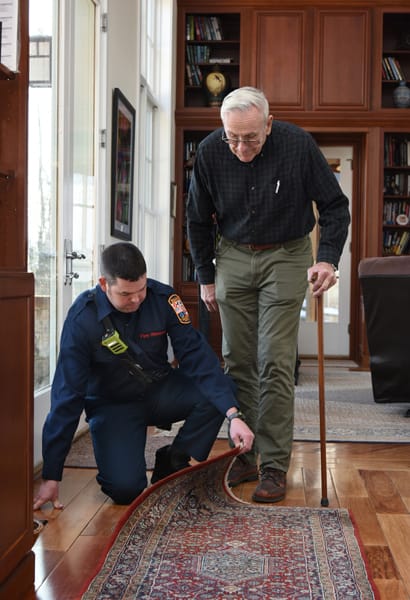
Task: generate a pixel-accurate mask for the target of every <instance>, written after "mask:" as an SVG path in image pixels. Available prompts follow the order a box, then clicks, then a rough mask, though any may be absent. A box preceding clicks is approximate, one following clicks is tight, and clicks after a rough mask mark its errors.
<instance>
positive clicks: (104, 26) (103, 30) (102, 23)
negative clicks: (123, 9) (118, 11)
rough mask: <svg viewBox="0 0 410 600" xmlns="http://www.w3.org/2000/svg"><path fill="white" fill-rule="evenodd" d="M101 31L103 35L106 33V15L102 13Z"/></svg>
mask: <svg viewBox="0 0 410 600" xmlns="http://www.w3.org/2000/svg"><path fill="white" fill-rule="evenodd" d="M101 31H102V32H103V33H107V31H108V13H102V15H101Z"/></svg>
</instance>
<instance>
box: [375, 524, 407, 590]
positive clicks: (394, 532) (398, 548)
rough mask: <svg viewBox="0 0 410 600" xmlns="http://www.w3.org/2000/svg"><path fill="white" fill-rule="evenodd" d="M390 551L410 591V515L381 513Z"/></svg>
mask: <svg viewBox="0 0 410 600" xmlns="http://www.w3.org/2000/svg"><path fill="white" fill-rule="evenodd" d="M378 519H379V522H380V524H381V527H382V529H383V532H384V535H385V538H386V540H387V543H388V545H389V549H390V552H391V554H392V556H393V558H394V561H395V563H396V567H397V569H398V570H399V572H400V575H401V578H402V579H403V582H404V585H405V586H406V588H407V590H409V592H410V568H409V567H410V515H396V514H379V515H378Z"/></svg>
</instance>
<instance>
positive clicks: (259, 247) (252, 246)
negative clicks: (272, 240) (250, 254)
mask: <svg viewBox="0 0 410 600" xmlns="http://www.w3.org/2000/svg"><path fill="white" fill-rule="evenodd" d="M238 246H242V248H247V249H248V250H253V251H254V252H258V251H259V250H279V248H282V246H283V244H239V243H238Z"/></svg>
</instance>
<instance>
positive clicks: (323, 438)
mask: <svg viewBox="0 0 410 600" xmlns="http://www.w3.org/2000/svg"><path fill="white" fill-rule="evenodd" d="M317 346H318V352H317V358H318V370H319V422H320V471H321V479H322V499H321V501H320V504H321V506H329V500H328V497H327V466H326V411H325V376H324V354H323V295H322V296H318V297H317Z"/></svg>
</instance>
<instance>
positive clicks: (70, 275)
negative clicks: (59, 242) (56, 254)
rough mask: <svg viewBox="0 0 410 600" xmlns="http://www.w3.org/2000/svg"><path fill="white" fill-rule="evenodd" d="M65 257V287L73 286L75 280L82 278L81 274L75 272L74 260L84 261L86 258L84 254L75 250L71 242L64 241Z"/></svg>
mask: <svg viewBox="0 0 410 600" xmlns="http://www.w3.org/2000/svg"><path fill="white" fill-rule="evenodd" d="M64 256H65V275H64V285H67V284H68V285H71V284H72V283H73V279H78V278H79V277H80V275H79V273H76V272H74V271H73V260H82V259H84V258H86V256H85V254H84V253H83V252H77V251H76V250H73V247H72V242H71V240H67V239H66V240H64Z"/></svg>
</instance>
